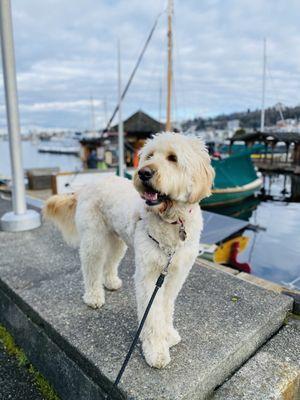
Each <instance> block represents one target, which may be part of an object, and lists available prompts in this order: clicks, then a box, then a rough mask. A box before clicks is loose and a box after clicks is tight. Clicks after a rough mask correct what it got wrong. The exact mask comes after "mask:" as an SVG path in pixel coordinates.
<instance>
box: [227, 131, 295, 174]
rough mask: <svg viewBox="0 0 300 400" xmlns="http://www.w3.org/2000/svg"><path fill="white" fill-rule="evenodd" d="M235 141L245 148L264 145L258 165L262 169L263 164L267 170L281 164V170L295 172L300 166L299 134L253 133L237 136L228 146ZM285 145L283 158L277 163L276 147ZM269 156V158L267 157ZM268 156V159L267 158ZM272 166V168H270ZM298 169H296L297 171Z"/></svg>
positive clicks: (278, 132) (277, 132)
mask: <svg viewBox="0 0 300 400" xmlns="http://www.w3.org/2000/svg"><path fill="white" fill-rule="evenodd" d="M236 141H243V142H245V145H246V146H247V147H251V146H253V145H254V144H256V143H262V144H264V148H265V150H264V154H262V155H261V157H260V159H259V160H258V163H260V164H261V165H260V166H261V167H263V163H264V164H265V166H266V167H268V168H267V169H276V168H277V167H278V166H279V165H277V166H276V164H279V163H280V164H281V168H279V169H282V170H287V171H288V170H289V169H290V170H291V171H293V170H295V168H296V167H299V166H300V133H298V132H280V131H275V132H253V133H245V134H243V135H238V136H236V137H233V138H231V139H230V145H231V146H232V144H233V143H234V142H236ZM278 144H285V157H284V158H282V157H280V158H279V159H278V160H277V162H276V158H275V157H274V154H275V153H276V146H277V145H278ZM269 155H270V156H269ZM267 156H268V157H267ZM271 166H272V167H271ZM298 169H299V168H297V170H298Z"/></svg>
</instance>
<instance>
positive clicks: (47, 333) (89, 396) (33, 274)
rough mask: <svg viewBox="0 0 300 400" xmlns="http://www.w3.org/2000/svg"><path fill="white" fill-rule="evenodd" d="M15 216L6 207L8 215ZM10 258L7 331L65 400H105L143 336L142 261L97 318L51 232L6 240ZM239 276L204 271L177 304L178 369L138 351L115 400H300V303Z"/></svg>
mask: <svg viewBox="0 0 300 400" xmlns="http://www.w3.org/2000/svg"><path fill="white" fill-rule="evenodd" d="M9 207H10V203H9V201H5V200H0V213H3V212H5V211H6V210H7V209H8V208H9ZM0 249H1V250H0V251H1V260H0V309H1V312H0V323H1V324H2V325H4V326H5V327H6V329H7V330H8V331H9V332H10V333H11V334H12V335H13V336H14V338H15V340H16V343H17V344H18V345H19V346H20V347H21V348H23V349H24V351H25V353H26V354H27V356H28V358H29V360H30V361H31V362H32V363H33V364H34V365H35V366H36V367H37V369H38V370H39V371H40V372H41V373H42V374H43V375H44V376H45V377H46V378H47V379H48V380H49V382H50V383H51V384H52V385H53V387H54V389H55V390H56V392H57V393H58V395H59V396H60V398H61V399H62V400H71V399H72V400H75V399H76V400H96V399H103V398H104V395H105V393H108V391H109V390H110V387H111V385H112V382H113V380H114V378H115V377H116V374H117V372H118V369H119V368H120V366H121V364H122V361H123V359H124V357H125V354H126V352H127V349H128V347H129V345H130V342H131V340H132V338H133V335H134V332H135V329H136V328H137V319H136V305H135V298H134V290H133V278H132V275H133V268H134V265H133V254H132V253H131V252H128V254H127V255H126V257H125V259H124V261H123V262H122V265H121V269H120V270H121V277H122V279H123V283H124V286H123V288H122V289H121V290H120V291H119V292H108V293H107V301H106V304H105V305H104V307H103V308H102V309H100V310H96V311H95V310H91V309H89V308H88V307H87V306H86V305H85V304H84V303H83V301H82V293H83V284H82V276H81V271H80V262H79V257H78V252H77V250H75V249H72V248H70V247H68V246H67V245H66V244H65V243H64V242H63V240H62V238H61V236H60V234H59V233H58V232H57V231H56V230H55V229H54V228H53V227H52V226H50V225H49V224H44V225H43V226H42V227H40V228H38V229H36V230H34V231H28V232H23V233H21V234H20V233H7V232H0ZM205 263H206V264H205ZM235 272H236V271H235ZM235 272H234V273H231V272H230V270H228V271H227V270H224V271H222V270H219V269H216V268H215V269H214V268H212V267H210V266H209V265H208V264H207V262H203V263H202V262H201V264H200V265H199V263H196V264H195V266H194V267H193V269H192V272H191V274H190V276H189V278H188V280H187V282H186V283H185V285H184V288H183V290H182V292H181V294H180V296H179V298H178V302H177V308H176V314H175V324H176V327H177V328H178V329H179V331H180V333H181V336H182V342H181V343H180V344H179V345H178V346H176V347H175V348H174V349H172V351H171V357H172V362H171V364H170V365H168V366H167V368H165V369H164V370H156V369H152V368H150V367H149V366H148V365H147V364H146V363H145V361H144V359H143V357H142V354H141V350H140V347H138V348H137V349H136V351H135V353H134V355H133V357H132V359H131V361H130V363H129V366H128V369H127V370H126V372H125V375H124V377H123V379H122V382H121V384H120V390H118V391H116V392H115V393H114V396H113V399H131V400H133V399H134V400H146V399H147V400H149V399H155V400H177V399H178V400H179V399H180V400H183V399H189V400H193V399H209V398H212V399H215V400H220V399H228V400H229V399H230V400H233V399H249V400H250V399H256V398H257V399H271V398H272V399H273V398H274V399H281V398H287V397H280V396H283V395H284V391H285V390H287V389H286V388H287V387H288V390H289V391H294V393H295V396H298V394H299V393H300V392H299V381H300V361H299V360H300V326H299V324H298V322H299V321H297V319H295V320H294V318H292V320H291V321H289V322H288V316H289V315H290V313H291V311H292V310H293V303H294V301H293V298H292V297H289V296H286V295H284V294H282V293H278V292H276V291H274V290H268V289H265V288H262V287H260V286H258V285H257V284H253V283H251V282H249V281H246V280H243V279H240V278H238V277H237V276H236V275H235ZM295 318H296V317H295ZM271 337H272V339H271V340H269V339H270V338H271ZM274 348H276V352H274ZM280 349H281V350H280ZM266 354H267V355H268V354H269V358H268V356H266ZM256 360H258V361H256ZM266 363H267V365H266ZM269 363H272V371H271V372H272V379H269V380H268V379H267V380H266V382H265V384H264V385H260V387H259V392H258V393H259V395H260V397H251V396H250V395H249V393H251V390H252V389H251V388H252V387H253V384H254V383H255V381H253V380H251V379H250V377H251V374H252V375H253V376H259V375H258V374H262V376H264V374H267V372H268V371H269V370H268V366H269ZM282 363H285V364H286V370H285V373H282ZM244 371H246V372H244ZM266 371H267V372H266ZM271 372H269V374H270V373H271ZM245 373H246V374H247V376H248V380H246V381H245V380H244V379H243V377H244V374H245ZM266 376H268V374H267V375H266ZM225 382H226V383H225ZM297 385H298V386H297ZM237 388H238V391H237ZM232 393H239V394H238V397H234V396H233V394H232ZM274 393H277V397H274V396H273V397H271V395H274ZM289 398H290V399H294V398H295V399H296V398H297V397H289Z"/></svg>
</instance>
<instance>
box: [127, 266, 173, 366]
mask: <svg viewBox="0 0 300 400" xmlns="http://www.w3.org/2000/svg"><path fill="white" fill-rule="evenodd" d="M158 275H159V273H157V271H156V268H155V266H154V267H153V268H149V266H147V265H137V268H136V273H135V287H136V298H137V308H138V317H139V321H141V319H142V317H143V314H144V312H145V309H146V307H147V305H148V302H149V300H150V297H151V295H152V293H153V290H154V287H155V282H156V280H157V278H158ZM163 292H164V287H162V288H161V289H160V290H159V291H158V293H157V295H156V298H155V300H154V302H153V305H152V307H151V310H150V312H149V314H148V317H147V319H146V322H145V325H144V328H143V330H142V333H141V340H142V348H143V353H144V356H145V359H146V361H147V363H148V364H149V365H150V366H151V367H155V368H164V367H165V366H166V365H167V364H169V362H170V353H169V345H168V342H167V340H166V326H165V313H164V304H163V297H164V296H163Z"/></svg>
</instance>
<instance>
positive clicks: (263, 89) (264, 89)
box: [260, 38, 267, 132]
mask: <svg viewBox="0 0 300 400" xmlns="http://www.w3.org/2000/svg"><path fill="white" fill-rule="evenodd" d="M266 66H267V40H266V38H264V50H263V75H262V98H261V115H260V131H261V132H264V130H265V95H266Z"/></svg>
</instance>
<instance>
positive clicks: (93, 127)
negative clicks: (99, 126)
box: [90, 95, 96, 133]
mask: <svg viewBox="0 0 300 400" xmlns="http://www.w3.org/2000/svg"><path fill="white" fill-rule="evenodd" d="M90 101H91V128H92V129H91V130H92V132H93V133H95V131H96V119H95V106H94V97H93V95H91V97H90Z"/></svg>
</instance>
